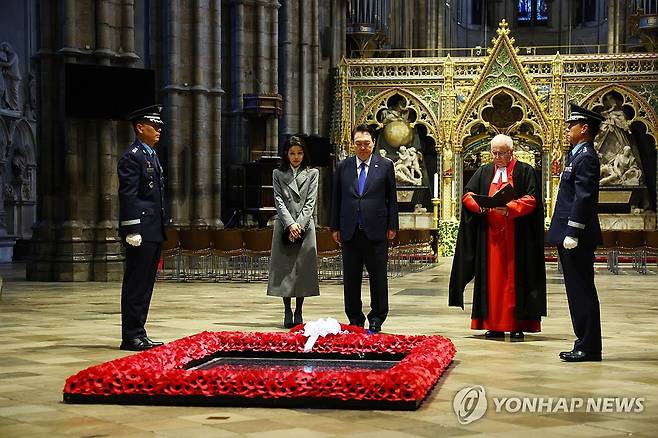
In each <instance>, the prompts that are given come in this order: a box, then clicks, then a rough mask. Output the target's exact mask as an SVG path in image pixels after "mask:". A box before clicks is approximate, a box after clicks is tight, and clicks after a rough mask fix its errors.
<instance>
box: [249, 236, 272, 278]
mask: <svg viewBox="0 0 658 438" xmlns="http://www.w3.org/2000/svg"><path fill="white" fill-rule="evenodd" d="M242 238H243V240H244V255H245V258H246V262H247V263H246V265H247V266H246V270H247V275H246V279H247V281H254V280H267V276H268V273H269V267H270V256H271V254H272V228H257V229H246V230H244V231H243V233H242Z"/></svg>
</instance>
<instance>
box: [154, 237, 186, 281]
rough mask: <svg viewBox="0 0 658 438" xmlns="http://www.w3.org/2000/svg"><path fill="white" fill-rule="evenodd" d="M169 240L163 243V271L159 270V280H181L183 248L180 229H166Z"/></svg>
mask: <svg viewBox="0 0 658 438" xmlns="http://www.w3.org/2000/svg"><path fill="white" fill-rule="evenodd" d="M165 233H166V237H167V240H165V241H164V242H162V255H161V257H162V269H159V270H158V277H157V278H158V280H174V281H178V280H180V273H181V247H180V236H179V232H178V228H173V227H167V228H166V229H165Z"/></svg>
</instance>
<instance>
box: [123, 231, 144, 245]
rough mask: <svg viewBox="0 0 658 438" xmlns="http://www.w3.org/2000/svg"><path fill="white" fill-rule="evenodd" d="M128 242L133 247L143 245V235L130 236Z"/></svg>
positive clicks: (127, 237)
mask: <svg viewBox="0 0 658 438" xmlns="http://www.w3.org/2000/svg"><path fill="white" fill-rule="evenodd" d="M126 242H128V244H129V245H132V246H139V245H141V244H142V235H141V234H128V235H127V236H126Z"/></svg>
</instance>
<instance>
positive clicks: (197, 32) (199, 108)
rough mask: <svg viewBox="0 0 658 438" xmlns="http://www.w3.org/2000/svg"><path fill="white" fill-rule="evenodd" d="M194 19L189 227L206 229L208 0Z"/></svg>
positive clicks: (200, 3)
mask: <svg viewBox="0 0 658 438" xmlns="http://www.w3.org/2000/svg"><path fill="white" fill-rule="evenodd" d="M194 6H195V7H194V17H193V28H192V33H193V38H194V40H193V60H192V64H193V65H194V69H193V72H194V73H193V75H194V84H193V86H192V89H191V90H192V94H193V99H192V102H193V118H194V120H193V125H194V129H193V130H192V132H193V135H192V136H191V138H190V143H191V144H192V154H191V156H192V160H193V163H194V164H193V166H194V175H193V184H192V186H193V192H192V205H193V211H192V218H191V219H192V222H191V223H192V226H193V227H207V226H208V221H209V219H210V217H211V208H212V203H211V199H210V181H211V177H212V174H211V164H212V161H211V156H210V137H209V136H208V133H209V126H208V123H209V120H208V91H209V90H208V85H207V84H208V77H209V74H208V73H209V72H208V69H209V67H210V65H209V61H210V54H209V45H210V44H211V41H210V29H209V24H210V22H209V20H208V15H209V14H210V4H209V0H196V1H195V4H194Z"/></svg>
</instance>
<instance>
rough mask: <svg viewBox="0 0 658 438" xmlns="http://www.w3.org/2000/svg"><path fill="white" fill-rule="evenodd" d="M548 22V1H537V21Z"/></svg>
mask: <svg viewBox="0 0 658 438" xmlns="http://www.w3.org/2000/svg"><path fill="white" fill-rule="evenodd" d="M546 20H548V6H546V0H537V21H546Z"/></svg>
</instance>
